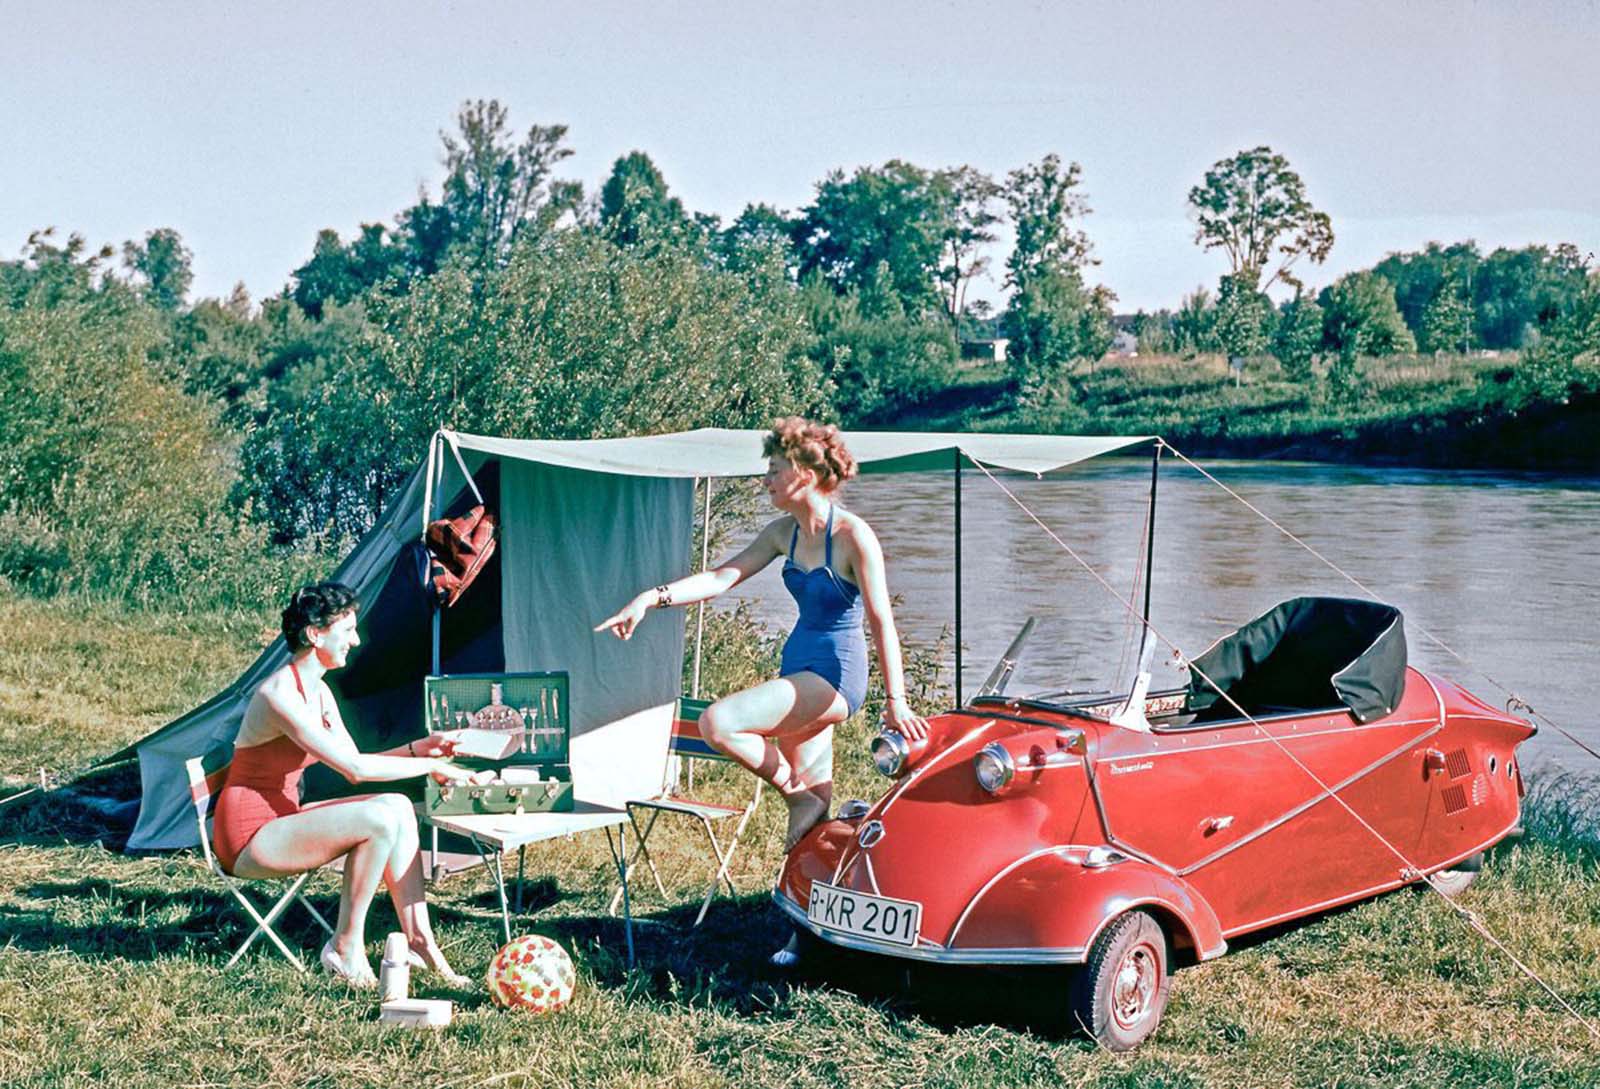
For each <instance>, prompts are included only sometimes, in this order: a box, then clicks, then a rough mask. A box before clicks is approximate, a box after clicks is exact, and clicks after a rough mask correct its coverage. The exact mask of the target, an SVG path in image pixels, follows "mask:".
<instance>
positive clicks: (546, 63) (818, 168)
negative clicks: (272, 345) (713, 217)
mask: <svg viewBox="0 0 1600 1089" xmlns="http://www.w3.org/2000/svg"><path fill="white" fill-rule="evenodd" d="M1597 58H1600V5H1597V4H1596V3H1594V2H1589V0H1567V2H1518V3H1495V4H1490V3H1394V2H1388V3H1358V2H1338V0H1333V2H1328V3H1320V4H1316V5H1309V4H1290V3H1232V4H1222V3H1212V2H1204V0H1189V2H1187V3H1181V4H1180V3H1172V4H1155V3H1121V4H1110V3H1105V4H1101V3H1056V4H1051V3H1020V2H1010V0H990V2H986V3H955V2H951V3H938V2H935V0H921V2H910V3H900V2H895V3H887V2H885V3H871V2H868V0H858V2H857V3H855V4H852V5H849V6H846V5H842V4H835V5H829V4H817V3H811V4H794V3H772V2H757V3H753V4H752V3H733V2H718V3H711V2H707V3H700V4H680V3H670V2H656V3H652V4H648V5H646V4H642V3H641V4H619V3H606V2H593V3H588V4H584V5H579V4H563V5H548V4H535V3H528V4H504V3H454V4H423V3H410V2H395V3H331V4H330V3H316V4H313V3H300V2H295V3H284V2H274V3H261V4H254V5H245V4H220V3H205V4H201V3H117V4H111V3H81V2H68V0H48V2H36V0H0V140H3V143H0V147H3V148H4V151H3V153H0V253H4V254H6V255H8V256H10V255H15V254H16V253H17V252H18V251H19V250H20V248H21V247H22V245H23V243H24V241H25V239H26V237H27V235H28V233H29V231H30V230H32V229H34V228H37V227H42V226H46V225H52V224H53V225H55V226H57V227H58V228H60V229H61V230H63V231H68V230H75V231H78V232H80V233H83V234H84V235H86V236H87V237H88V239H89V240H90V241H91V242H93V243H96V244H98V243H101V242H112V243H120V242H122V241H123V240H125V239H128V238H133V237H138V236H141V235H142V234H143V233H144V232H145V231H146V230H149V229H151V228H153V227H159V226H172V227H176V228H177V229H178V230H179V231H180V232H181V233H182V234H183V237H184V239H185V240H186V241H187V242H188V244H189V246H190V247H191V248H192V249H193V250H194V254H195V273H196V284H195V287H196V291H197V293H199V294H222V293H225V292H226V291H227V290H228V289H229V288H230V287H231V286H232V284H233V283H234V282H235V281H238V280H242V281H244V283H245V284H246V286H247V287H248V288H249V289H250V291H251V293H252V294H253V295H255V296H257V297H259V296H260V295H263V294H271V293H273V292H276V291H277V290H279V289H280V288H281V287H282V286H283V285H284V283H285V282H286V280H287V277H288V274H289V272H290V270H292V269H293V268H294V267H295V266H296V265H298V264H300V263H301V262H303V261H304V260H305V259H306V257H307V256H308V255H309V254H310V251H311V245H312V241H313V239H314V237H315V234H316V232H317V230H318V229H319V228H322V227H333V228H335V229H337V230H339V231H340V232H341V233H343V234H344V235H345V236H346V237H349V236H350V235H351V234H352V233H353V232H354V230H355V229H356V227H357V225H358V224H359V223H361V222H363V221H373V220H385V221H391V220H392V217H393V215H394V214H395V213H396V212H397V211H399V210H400V209H402V208H403V207H405V206H407V205H408V204H410V203H412V202H413V201H414V200H415V198H416V195H417V192H418V190H419V188H420V187H427V188H428V189H429V190H430V191H431V192H435V193H436V192H437V190H438V184H439V181H440V179H441V176H442V168H441V166H440V164H439V139H438V133H439V130H440V129H442V128H449V127H452V125H453V118H454V115H455V111H456V109H457V108H458V106H459V105H460V104H461V102H462V101H463V100H464V99H467V98H476V97H494V98H498V99H500V100H501V101H502V102H503V103H505V104H506V105H507V106H508V107H509V109H510V111H511V119H512V122H513V123H514V124H515V125H516V126H517V127H518V128H519V129H525V128H526V127H527V126H528V125H530V124H533V123H556V122H559V123H564V124H567V125H569V126H570V134H569V141H570V143H571V145H572V146H573V148H574V149H575V150H576V152H577V154H576V155H575V156H574V157H573V158H572V159H570V160H568V162H567V164H566V166H567V170H566V171H565V173H566V175H567V176H570V177H574V178H577V179H579V180H581V181H583V182H584V183H585V184H586V186H588V187H590V188H591V189H592V188H594V187H596V186H598V184H599V182H600V181H601V180H602V179H603V178H604V176H605V174H606V172H607V171H608V170H609V168H610V164H611V163H612V161H613V160H615V159H616V157H617V156H619V155H622V154H625V153H626V152H628V151H629V150H632V149H635V148H638V149H642V150H644V151H646V152H648V153H649V154H650V155H651V157H652V158H653V159H654V160H655V161H656V163H657V164H658V165H659V166H660V167H661V169H662V171H663V173H664V174H665V175H666V178H667V181H668V184H669V185H670V186H671V187H672V189H673V191H674V192H675V193H676V194H677V195H679V196H680V197H682V198H683V200H684V202H685V203H686V204H687V205H688V206H689V207H690V208H692V209H695V210H699V211H709V212H716V213H720V214H722V215H723V216H725V217H726V216H732V215H734V214H737V212H738V211H739V209H740V208H741V207H743V205H744V204H745V203H746V202H748V201H767V202H770V203H773V204H777V205H779V206H780V207H784V208H789V209H793V208H796V207H799V206H801V205H803V204H805V203H807V201H808V200H809V199H810V196H811V193H812V187H813V185H814V184H815V182H816V181H817V180H818V179H819V178H821V177H822V176H823V175H824V174H825V173H826V172H827V171H828V170H829V169H831V168H834V167H844V168H846V169H850V168H853V167H855V166H858V165H862V164H867V163H881V162H883V161H885V160H887V159H890V158H903V159H909V160H911V161H912V162H915V163H918V164H920V165H923V166H928V167H938V166H952V165H957V164H960V163H971V164H973V165H975V166H978V167H980V168H982V169H984V170H988V171H991V172H994V173H995V174H997V175H998V174H1003V173H1004V172H1005V171H1006V170H1008V169H1011V168H1013V167H1015V166H1018V165H1020V164H1022V163H1024V162H1027V161H1031V160H1035V159H1037V158H1039V157H1040V156H1042V155H1043V154H1045V153H1047V152H1050V151H1055V152H1059V153H1060V154H1061V155H1063V156H1064V157H1066V158H1069V159H1075V160H1077V161H1078V162H1080V163H1081V164H1082V165H1083V171H1084V185H1085V190H1086V191H1087V192H1088V194H1089V196H1090V200H1091V204H1092V205H1093V208H1094V214H1093V215H1092V216H1090V218H1089V219H1088V221H1087V223H1086V227H1087V230H1088V232H1089V234H1090V236H1091V238H1092V239H1093V240H1094V242H1095V246H1096V251H1097V253H1098V255H1099V257H1100V258H1101V260H1102V264H1101V266H1100V268H1099V269H1098V270H1097V273H1098V277H1099V279H1100V280H1101V281H1103V282H1104V283H1106V284H1108V285H1109V286H1110V287H1111V288H1112V289H1113V290H1115V291H1116V292H1117V293H1118V295H1119V296H1120V299H1121V301H1120V303H1119V304H1118V309H1119V310H1132V309H1134V308H1135V307H1146V308H1153V307H1158V306H1171V305H1174V304H1176V303H1177V301H1178V299H1179V297H1180V296H1181V295H1182V294H1183V293H1185V292H1187V291H1189V290H1192V289H1193V288H1194V287H1195V286H1196V285H1198V284H1200V283H1202V282H1204V283H1207V284H1208V285H1214V283H1215V280H1216V277H1217V275H1218V274H1219V273H1220V272H1222V271H1224V269H1223V263H1222V258H1221V256H1220V255H1218V254H1215V253H1212V254H1204V253H1202V252H1201V251H1200V250H1199V249H1198V248H1197V247H1196V246H1195V245H1194V244H1193V242H1192V240H1191V235H1192V231H1191V228H1190V227H1189V225H1188V222H1187V220H1186V218H1185V211H1184V199H1185V195H1186V194H1187V192H1188V189H1189V187H1190V186H1191V185H1193V184H1195V183H1196V182H1197V181H1198V180H1199V179H1200V177H1201V175H1202V174H1203V173H1204V171H1205V169H1206V168H1207V167H1208V166H1209V165H1210V164H1211V163H1213V162H1214V161H1216V160H1217V159H1219V158H1222V157H1224V156H1227V155H1230V154H1232V153H1234V152H1235V151H1238V150H1240V149H1241V148H1245V147H1251V146H1254V145H1256V144H1261V143H1265V144H1270V145H1271V146H1272V147H1273V148H1275V149H1277V150H1278V151H1280V152H1282V153H1283V154H1285V155H1287V156H1288V158H1289V160H1290V161H1291V163H1293V165H1294V166H1295V167H1296V168H1297V169H1298V170H1299V171H1300V173H1301V174H1302V176H1303V177H1304V178H1305V180H1306V183H1307V186H1308V189H1309V193H1310V196H1311V198H1312V200H1313V202H1314V203H1316V204H1317V205H1318V206H1319V207H1321V208H1322V209H1323V210H1325V211H1327V212H1328V213H1329V214H1330V215H1331V216H1332V217H1333V223H1334V230H1335V233H1336V235H1337V236H1338V241H1337V243H1336V245H1335V247H1334V250H1333V255H1332V258H1331V260H1330V261H1329V263H1328V265H1327V266H1325V267H1324V268H1323V269H1317V270H1312V272H1311V274H1310V276H1309V279H1310V280H1311V281H1312V282H1313V283H1323V282H1326V281H1327V280H1329V279H1331V278H1332V277H1333V276H1334V275H1336V274H1337V273H1339V272H1342V271H1347V270H1349V269H1352V268H1357V267H1362V266H1366V265H1370V264H1371V263H1372V262H1374V261H1376V260H1378V259H1379V258H1381V257H1382V256H1383V255H1384V253H1386V252H1388V251H1390V250H1394V249H1410V248H1415V247H1418V246H1420V245H1422V244H1423V243H1425V242H1427V241H1428V240H1429V239H1438V240H1441V241H1455V240H1458V239H1461V238H1467V237H1473V238H1476V239H1478V241H1479V242H1480V243H1481V244H1483V245H1484V246H1485V247H1486V248H1487V247H1491V246H1494V245H1502V244H1508V245H1522V244H1526V243H1528V242H1545V243H1550V244H1554V243H1556V242H1561V241H1571V242H1575V243H1577V244H1578V245H1579V246H1580V247H1581V248H1582V249H1583V250H1584V251H1585V252H1591V251H1594V252H1597V253H1600V137H1597V135H1596V132H1597V130H1600V125H1597V123H1596V122H1597V118H1600V108H1597V107H1600V79H1597V77H1596V61H1597ZM1003 256H1004V255H1003V252H998V251H997V253H996V254H995V258H996V261H995V263H996V265H997V266H998V265H999V264H1000V263H1001V261H1002V260H1003ZM980 293H981V294H984V295H988V296H991V297H992V296H996V295H998V294H999V284H998V279H996V281H995V282H992V283H990V284H989V285H987V286H986V287H983V288H980Z"/></svg>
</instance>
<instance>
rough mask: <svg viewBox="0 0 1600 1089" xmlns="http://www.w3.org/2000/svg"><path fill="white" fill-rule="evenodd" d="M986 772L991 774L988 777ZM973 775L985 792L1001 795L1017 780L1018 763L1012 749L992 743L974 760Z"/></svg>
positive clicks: (982, 749)
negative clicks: (1012, 781)
mask: <svg viewBox="0 0 1600 1089" xmlns="http://www.w3.org/2000/svg"><path fill="white" fill-rule="evenodd" d="M986 772H989V774H988V775H986V774H985V773H986ZM972 773H973V775H974V776H975V777H976V778H977V780H978V785H979V786H980V787H982V788H983V789H984V790H985V791H987V792H988V793H990V794H999V793H1000V792H1001V791H1003V790H1005V788H1006V787H1008V786H1010V785H1011V780H1012V779H1014V778H1016V774H1017V762H1016V760H1015V759H1014V758H1013V757H1012V755H1011V750H1010V749H1007V748H1006V747H1005V746H1004V745H1002V744H1000V742H998V741H991V742H989V744H987V745H985V746H984V747H983V748H981V749H979V750H978V755H976V756H974V757H973V758H972Z"/></svg>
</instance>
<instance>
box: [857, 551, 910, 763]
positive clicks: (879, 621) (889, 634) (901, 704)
mask: <svg viewBox="0 0 1600 1089" xmlns="http://www.w3.org/2000/svg"><path fill="white" fill-rule="evenodd" d="M855 543H856V556H857V559H856V571H857V572H858V573H859V574H860V576H861V594H862V597H863V599H864V601H865V603H866V608H867V627H868V628H869V629H870V630H871V631H872V640H873V642H874V643H876V644H877V647H878V665H879V668H881V669H882V670H883V689H884V693H885V695H887V697H888V702H887V703H885V705H884V709H883V718H884V725H885V726H887V727H888V728H889V729H891V730H894V731H896V732H898V733H899V734H901V736H903V737H905V738H907V739H908V740H911V741H916V740H918V739H920V738H923V737H926V736H927V733H928V723H927V720H926V719H924V718H923V717H922V716H921V715H918V714H917V713H916V712H914V711H912V710H911V704H910V703H909V702H908V701H907V700H906V678H905V671H904V668H903V666H902V663H901V661H900V633H899V632H898V631H897V630H896V629H895V626H894V612H893V610H892V609H891V607H890V605H889V582H888V579H887V577H886V576H885V575H884V570H883V548H882V546H880V545H879V544H878V537H877V534H875V533H873V532H872V527H870V526H868V525H867V524H866V523H865V522H857V528H856V531H855Z"/></svg>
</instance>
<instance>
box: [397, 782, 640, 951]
mask: <svg viewBox="0 0 1600 1089" xmlns="http://www.w3.org/2000/svg"><path fill="white" fill-rule="evenodd" d="M417 820H418V821H419V822H421V823H424V824H428V825H431V826H432V827H434V828H435V829H437V830H439V831H441V832H451V833H454V834H455V835H458V836H464V837H465V838H466V839H467V840H469V841H470V842H471V843H472V846H473V849H474V850H476V851H477V852H478V857H479V858H480V859H482V860H483V864H484V865H485V866H486V867H488V870H489V872H490V873H491V874H492V875H493V876H494V884H495V891H496V892H498V893H499V894H500V922H501V924H502V926H503V927H504V928H505V934H506V941H508V942H509V941H510V940H511V906H510V904H509V903H508V902H507V900H506V880H505V872H504V869H503V868H502V866H501V861H500V857H501V855H503V854H505V852H507V851H509V850H511V849H512V848H513V847H514V848H516V850H517V914H519V915H520V914H521V913H522V873H523V862H524V860H525V857H526V854H527V849H528V844H530V843H539V842H541V841H543V840H547V839H556V838H558V837H560V836H570V835H573V834H574V833H577V832H590V831H593V830H594V829H597V828H600V829H604V830H605V833H606V847H607V849H608V850H610V852H611V861H612V863H613V864H614V865H615V866H616V868H617V876H618V877H619V878H620V879H621V881H622V917H623V929H624V933H625V934H626V935H627V943H628V967H629V968H632V967H633V909H632V905H631V904H630V903H629V899H628V867H627V864H626V858H627V843H626V841H625V840H624V838H623V837H624V836H625V835H626V834H627V833H626V831H625V830H624V829H623V827H622V826H623V825H625V824H627V823H628V811H627V810H626V809H612V808H611V807H609V806H603V805H597V804H596V803H594V802H586V801H583V800H582V799H579V800H578V801H576V802H575V803H574V804H573V809H572V812H570V813H471V814H461V815H447V814H443V813H433V814H429V813H427V812H426V811H425V807H423V806H418V807H417ZM613 828H615V829H617V835H616V839H615V840H613V839H612V836H611V830H612V829H613Z"/></svg>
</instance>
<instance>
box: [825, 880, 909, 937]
mask: <svg viewBox="0 0 1600 1089" xmlns="http://www.w3.org/2000/svg"><path fill="white" fill-rule="evenodd" d="M806 918H807V919H810V920H811V921H812V922H813V923H815V924H816V925H817V926H820V927H822V928H823V929H824V930H835V931H838V932H839V933H841V934H853V935H855V936H856V937H858V938H870V939H872V940H873V941H879V942H892V943H894V944H895V945H905V946H913V945H916V944H917V931H918V930H919V928H920V927H921V926H922V905H921V904H919V903H917V902H916V901H915V900H891V899H889V898H888V897H887V896H868V895H867V894H866V893H864V892H856V891H855V890H854V889H841V888H839V887H838V886H837V885H827V884H824V883H823V882H821V881H813V882H811V900H810V902H809V903H807V904H806Z"/></svg>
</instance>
